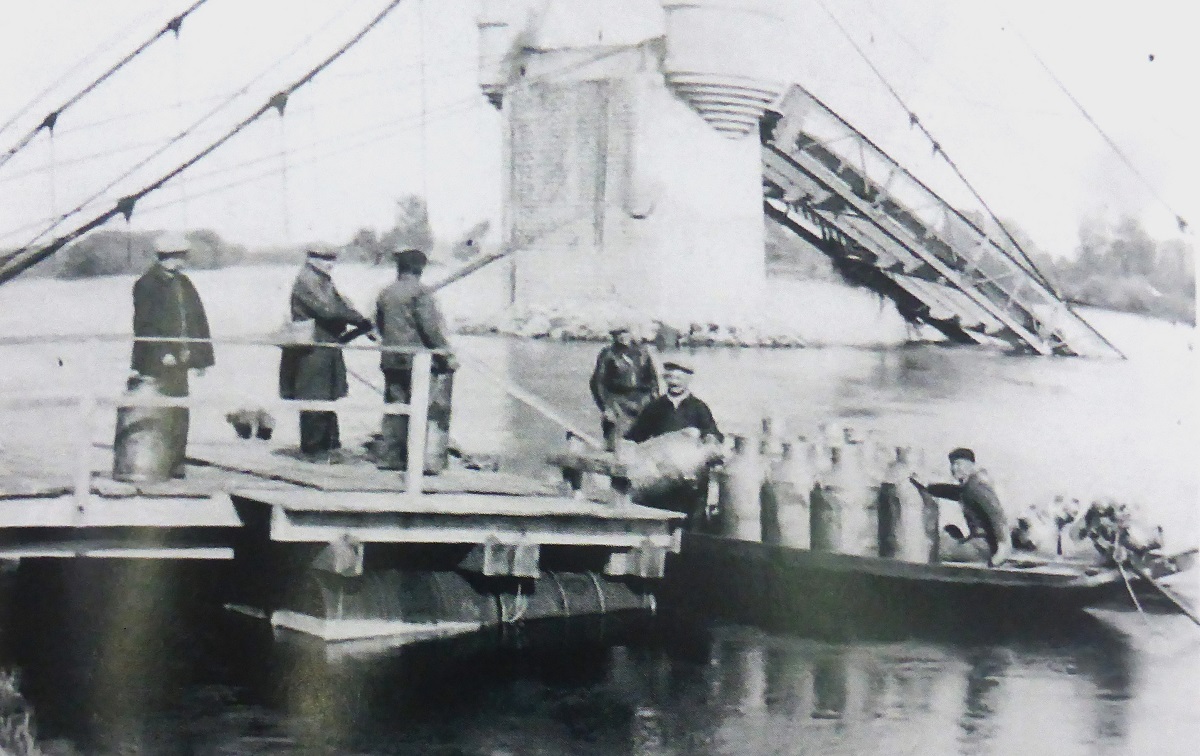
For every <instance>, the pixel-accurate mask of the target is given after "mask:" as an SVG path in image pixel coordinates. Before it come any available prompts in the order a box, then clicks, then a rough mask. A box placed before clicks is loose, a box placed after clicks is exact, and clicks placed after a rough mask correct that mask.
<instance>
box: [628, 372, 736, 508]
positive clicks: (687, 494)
mask: <svg viewBox="0 0 1200 756" xmlns="http://www.w3.org/2000/svg"><path fill="white" fill-rule="evenodd" d="M693 372H694V368H693V367H692V364H691V362H690V361H688V360H687V359H686V358H684V357H683V356H675V357H670V358H668V359H665V360H663V381H664V382H665V383H666V384H667V393H665V394H663V395H662V396H659V397H657V398H655V399H653V400H651V401H650V403H649V404H647V405H646V406H645V408H644V409H643V410H642V411H641V413H639V414H638V416H637V419H636V420H635V421H634V423H633V427H631V428H630V429H629V431H628V432H627V433H626V434H625V438H626V439H627V440H629V441H634V442H637V443H639V444H640V443H642V442H643V441H647V440H649V439H651V438H655V437H657V436H662V435H665V434H667V433H672V432H674V431H680V430H683V429H685V428H695V429H696V430H698V431H699V432H700V438H701V440H702V441H710V440H715V441H717V442H720V441H722V440H724V438H723V437H722V435H721V431H720V430H718V429H717V421H716V420H714V419H713V415H712V411H711V410H709V408H708V405H707V404H705V403H704V402H703V401H701V400H700V399H698V398H696V397H695V396H693V395H692V392H691V389H690V385H691V380H692V374H693ZM708 477H709V475H708V466H707V465H705V466H704V467H703V468H702V469H700V470H698V471H696V476H695V478H694V479H690V478H689V479H688V480H686V481H680V482H678V483H677V484H675V485H671V486H668V487H666V488H664V489H661V490H657V491H654V492H650V493H643V495H642V498H641V500H640V503H642V504H646V505H647V506H651V507H658V508H659V509H669V510H672V511H675V512H682V513H684V514H686V515H687V516H688V527H689V528H695V527H698V526H699V525H700V523H701V521H702V519H703V518H705V517H706V516H707V505H708Z"/></svg>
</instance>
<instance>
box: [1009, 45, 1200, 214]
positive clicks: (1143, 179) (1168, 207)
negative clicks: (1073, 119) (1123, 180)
mask: <svg viewBox="0 0 1200 756" xmlns="http://www.w3.org/2000/svg"><path fill="white" fill-rule="evenodd" d="M1008 26H1009V27H1010V28H1012V29H1013V32H1014V33H1016V35H1017V38H1018V39H1020V40H1021V42H1022V43H1023V44H1024V45H1025V47H1026V48H1027V49H1028V50H1029V54H1030V55H1032V56H1033V59H1034V60H1036V61H1037V62H1038V65H1040V66H1041V67H1042V70H1043V71H1045V72H1046V75H1047V76H1049V77H1050V80H1051V81H1053V82H1054V83H1055V84H1056V85H1057V86H1058V88H1059V89H1060V90H1062V93H1063V94H1064V95H1066V96H1067V99H1068V100H1070V101H1071V104H1072V105H1074V106H1075V108H1076V110H1078V111H1079V113H1080V115H1082V116H1083V118H1084V120H1086V121H1087V122H1088V123H1089V124H1091V125H1092V128H1094V129H1095V130H1096V133H1097V134H1099V135H1100V137H1101V138H1102V139H1103V140H1104V141H1105V142H1106V143H1108V146H1109V147H1111V148H1112V151H1113V153H1114V154H1115V155H1116V156H1117V157H1118V158H1120V159H1121V162H1122V163H1124V164H1125V167H1126V168H1128V169H1129V170H1130V172H1131V173H1133V175H1134V176H1137V177H1138V179H1139V180H1140V181H1141V182H1142V186H1144V187H1146V189H1147V191H1149V192H1150V196H1152V197H1153V198H1154V199H1155V200H1157V201H1158V203H1159V204H1160V205H1162V206H1163V207H1164V208H1166V210H1167V212H1169V213H1170V214H1171V215H1173V216H1175V224H1176V225H1177V226H1179V231H1180V233H1190V231H1189V226H1188V222H1187V221H1186V220H1184V218H1183V216H1182V215H1180V214H1179V213H1178V212H1176V211H1175V208H1173V207H1171V204H1170V203H1169V202H1167V201H1166V200H1165V199H1164V198H1163V197H1162V195H1161V194H1159V193H1158V190H1156V189H1155V188H1154V185H1153V184H1152V183H1150V179H1148V178H1146V176H1145V175H1144V174H1142V172H1141V171H1139V170H1138V169H1137V166H1135V165H1134V164H1133V161H1132V160H1130V159H1129V157H1128V156H1127V155H1126V154H1125V152H1124V151H1123V150H1122V149H1121V148H1120V147H1119V146H1118V145H1117V143H1116V142H1115V141H1114V140H1113V138H1112V137H1110V136H1109V135H1108V133H1107V132H1105V131H1104V129H1102V128H1101V127H1100V124H1099V123H1097V122H1096V119H1095V118H1093V117H1092V114H1091V113H1089V112H1088V111H1087V109H1086V108H1084V107H1083V104H1082V103H1081V102H1079V100H1077V99H1075V95H1073V94H1071V92H1070V90H1068V89H1067V85H1066V84H1063V82H1062V80H1061V79H1059V78H1058V76H1056V75H1055V74H1054V71H1052V70H1050V66H1048V65H1046V61H1044V60H1042V56H1040V55H1038V53H1037V50H1035V49H1033V45H1031V44H1029V40H1027V39H1025V36H1024V35H1023V34H1021V32H1019V31H1017V30H1016V28H1015V27H1013V26H1012V25H1011V24H1009V25H1008Z"/></svg>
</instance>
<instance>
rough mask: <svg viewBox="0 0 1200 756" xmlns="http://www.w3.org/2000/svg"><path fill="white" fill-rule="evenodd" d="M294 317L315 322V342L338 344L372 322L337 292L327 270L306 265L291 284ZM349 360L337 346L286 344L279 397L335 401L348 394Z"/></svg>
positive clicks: (280, 364) (280, 365)
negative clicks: (350, 330) (350, 332)
mask: <svg viewBox="0 0 1200 756" xmlns="http://www.w3.org/2000/svg"><path fill="white" fill-rule="evenodd" d="M291 310H292V320H293V321H301V320H312V321H313V341H314V342H315V343H318V344H337V343H339V339H340V338H341V337H342V335H343V334H344V333H345V332H346V329H347V328H351V327H369V326H370V321H369V320H367V319H366V318H365V317H363V315H362V313H360V312H359V311H358V310H356V309H354V306H353V305H352V304H350V302H348V301H347V300H346V298H345V297H343V296H342V295H341V293H340V292H338V290H337V287H335V286H334V284H333V279H331V278H330V277H329V274H328V273H325V272H324V271H321V270H317V269H316V268H315V267H313V266H312V265H305V266H304V267H303V268H301V269H300V273H299V275H297V276H296V282H295V283H294V284H293V285H292V297H291ZM348 388H349V387H348V386H347V384H346V361H345V359H344V358H343V357H342V350H341V349H339V348H337V347H336V346H311V347H310V346H287V347H284V348H283V354H282V356H281V357H280V360H279V396H280V397H281V398H283V399H319V400H325V401H332V400H334V399H341V398H342V397H343V396H345V395H346V393H347V390H348Z"/></svg>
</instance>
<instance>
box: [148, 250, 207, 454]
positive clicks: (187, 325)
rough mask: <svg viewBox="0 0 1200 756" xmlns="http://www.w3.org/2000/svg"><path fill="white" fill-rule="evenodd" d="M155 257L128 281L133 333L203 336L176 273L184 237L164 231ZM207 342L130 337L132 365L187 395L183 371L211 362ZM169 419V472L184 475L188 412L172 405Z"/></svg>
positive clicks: (168, 391) (191, 295) (201, 316)
mask: <svg viewBox="0 0 1200 756" xmlns="http://www.w3.org/2000/svg"><path fill="white" fill-rule="evenodd" d="M154 246H155V253H156V255H157V258H158V259H157V260H156V262H155V263H154V264H153V265H151V266H150V269H149V270H147V271H146V272H145V273H144V274H143V275H142V277H141V278H139V279H138V280H137V282H136V283H135V284H134V285H133V335H134V337H135V339H136V338H185V339H208V338H210V334H209V330H208V317H207V316H206V315H205V313H204V304H203V303H202V302H201V301H200V295H199V294H198V293H197V292H196V287H195V286H193V285H192V282H191V280H190V279H189V278H188V277H187V276H186V275H184V274H183V273H181V272H180V268H181V266H182V265H183V261H184V258H185V257H186V255H187V253H188V251H189V250H190V244H189V243H188V241H187V239H185V238H184V237H183V236H181V235H178V234H165V235H163V236H162V237H160V238H159V239H158V240H157V241H156V242H155V245H154ZM214 362H215V360H214V359H213V348H212V344H211V343H209V342H188V341H136V340H135V341H134V344H133V356H132V359H131V366H132V368H133V369H134V370H135V371H137V373H138V374H139V375H141V376H143V377H146V378H152V379H153V380H154V381H155V383H156V386H157V389H158V392H159V393H160V394H163V395H164V396H172V397H184V396H187V395H188V370H196V371H198V372H199V373H203V371H204V370H205V368H209V367H212V365H213V364H214ZM165 415H166V416H167V418H168V421H167V428H168V433H169V446H170V449H171V457H172V464H171V469H172V476H173V477H176V478H182V477H183V476H184V460H185V459H186V456H187V437H188V426H189V422H190V413H189V411H188V408H187V407H172V408H170V409H168V410H167V411H166V413H165Z"/></svg>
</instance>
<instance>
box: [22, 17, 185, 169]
mask: <svg viewBox="0 0 1200 756" xmlns="http://www.w3.org/2000/svg"><path fill="white" fill-rule="evenodd" d="M206 2H208V0H196V2H194V3H192V4H191V6H189V7H188V9H187V10H185V11H184V12H183V13H180V14H179V15H178V16H175V17H174V18H172V19H171V20H170V21H168V22H167V23H166V24H165V25H164V26H163V27H162V28H161V29H159V30H158V31H157V32H155V34H154V35H153V36H151V37H150V38H149V39H147V40H146V41H145V42H143V43H142V44H140V45H138V46H137V48H136V49H134V51H133V52H131V53H129V54H127V55H126V56H125V57H124V58H121V59H120V60H119V61H117V62H116V63H115V64H113V65H112V66H110V67H109V68H108V70H106V71H105V72H104V73H102V74H100V76H98V77H97V78H95V79H93V80H92V83H90V84H88V85H87V86H85V87H84V88H83V89H81V90H79V91H78V92H76V93H75V94H74V95H73V96H72V97H71V98H70V99H68V100H67V101H66V102H64V103H63V104H62V105H59V106H58V107H57V108H55V109H54V110H52V111H50V113H49V114H47V115H46V117H45V118H44V119H43V120H42V122H41V123H39V124H38V125H37V126H35V127H33V128H32V129H30V130H29V131H28V132H27V133H26V134H25V136H23V137H21V138H20V139H19V140H17V143H16V144H15V145H13V146H12V147H11V148H9V150H8V152H6V153H4V154H3V155H0V168H2V167H4V164H5V163H7V162H8V161H9V160H11V159H12V158H13V156H14V155H16V154H17V153H18V152H20V151H21V150H23V149H25V147H26V146H27V145H28V144H29V143H30V142H31V141H33V138H34V137H35V136H37V135H38V132H40V131H41V130H42V129H48V130H49V131H51V132H53V131H54V124H55V123H57V121H58V118H59V116H61V115H62V114H63V113H64V112H66V110H67V109H68V108H70V107H71V106H72V105H74V104H75V103H77V102H79V101H80V100H82V99H83V98H84V97H86V96H87V95H88V94H89V93H91V91H92V90H93V89H95V88H96V87H98V86H100V84H102V83H103V82H104V81H105V80H107V79H108V78H109V77H111V76H112V75H114V74H115V73H116V72H117V71H120V70H121V69H122V68H124V67H125V65H126V64H127V63H129V62H130V61H131V60H133V59H134V58H136V57H137V56H139V55H141V54H142V53H143V52H145V51H146V48H148V47H150V46H151V45H153V44H154V43H155V42H157V41H158V40H159V38H160V37H162V36H164V35H165V34H167V33H168V32H174V34H175V36H176V37H178V36H179V29H180V27H181V26H182V25H183V20H184V19H185V18H187V17H188V16H189V15H191V14H192V12H193V11H195V10H196V9H197V8H199V7H200V6H201V5H204V4H205V3H206Z"/></svg>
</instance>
